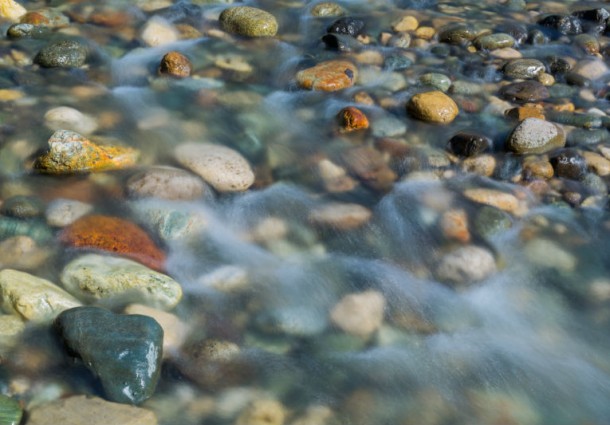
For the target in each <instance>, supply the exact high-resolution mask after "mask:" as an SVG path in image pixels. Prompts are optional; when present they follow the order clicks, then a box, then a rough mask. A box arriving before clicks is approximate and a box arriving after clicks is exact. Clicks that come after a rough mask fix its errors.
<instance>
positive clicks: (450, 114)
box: [407, 91, 459, 124]
mask: <svg viewBox="0 0 610 425" xmlns="http://www.w3.org/2000/svg"><path fill="white" fill-rule="evenodd" d="M407 111H408V112H409V113H410V114H411V115H413V116H414V117H415V118H417V119H419V120H422V121H427V122H433V123H440V124H448V123H450V122H451V121H453V120H454V119H455V117H456V116H457V114H458V112H459V109H458V106H457V104H456V103H455V102H454V101H453V99H451V98H450V97H449V96H447V95H446V94H445V93H443V92H441V91H431V92H425V93H419V94H416V95H415V96H413V97H412V98H411V100H409V102H408V104H407Z"/></svg>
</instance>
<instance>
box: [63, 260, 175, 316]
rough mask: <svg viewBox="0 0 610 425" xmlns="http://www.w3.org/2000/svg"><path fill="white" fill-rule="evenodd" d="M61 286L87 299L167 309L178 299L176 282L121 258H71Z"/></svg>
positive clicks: (65, 269)
mask: <svg viewBox="0 0 610 425" xmlns="http://www.w3.org/2000/svg"><path fill="white" fill-rule="evenodd" d="M60 280H61V283H62V284H63V286H64V287H65V288H66V290H68V291H69V292H71V293H72V294H75V295H77V296H78V297H79V298H82V299H84V300H87V301H91V302H93V301H96V300H101V299H105V300H108V299H110V300H113V299H120V300H121V301H131V302H138V303H142V304H146V305H149V306H152V307H157V308H161V309H164V310H169V309H171V308H173V307H174V306H176V304H178V302H179V301H180V299H181V298H182V288H181V286H180V284H179V283H178V282H176V281H175V280H173V279H172V278H170V277H169V276H166V275H164V274H162V273H159V272H156V271H154V270H151V269H149V268H147V267H145V266H143V265H141V264H139V263H136V262H134V261H131V260H126V259H124V258H116V257H108V256H104V255H99V254H86V255H83V256H81V257H78V258H76V259H75V260H72V261H71V262H70V263H68V264H67V265H66V267H64V269H63V271H62V272H61V276H60Z"/></svg>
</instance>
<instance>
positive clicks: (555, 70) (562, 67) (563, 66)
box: [546, 56, 572, 75]
mask: <svg viewBox="0 0 610 425" xmlns="http://www.w3.org/2000/svg"><path fill="white" fill-rule="evenodd" d="M546 61H547V64H548V66H549V69H550V71H551V74H553V75H562V74H565V73H567V72H568V71H570V69H571V68H572V67H571V66H570V63H569V62H568V61H567V60H565V59H563V58H560V57H557V56H551V57H549V58H547V59H546Z"/></svg>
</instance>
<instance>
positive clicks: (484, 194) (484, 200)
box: [464, 188, 523, 214]
mask: <svg viewBox="0 0 610 425" xmlns="http://www.w3.org/2000/svg"><path fill="white" fill-rule="evenodd" d="M464 196H465V197H466V198H468V199H470V200H471V201H474V202H477V203H479V204H485V205H489V206H492V207H496V208H498V209H500V210H503V211H507V212H510V213H513V214H519V213H520V212H521V210H522V208H523V207H522V205H521V203H520V202H519V200H518V199H517V197H516V196H515V195H512V194H510V193H506V192H502V191H499V190H495V189H485V188H475V189H466V190H465V191H464Z"/></svg>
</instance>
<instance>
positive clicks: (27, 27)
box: [6, 24, 51, 38]
mask: <svg viewBox="0 0 610 425" xmlns="http://www.w3.org/2000/svg"><path fill="white" fill-rule="evenodd" d="M50 33H51V30H50V29H49V27H47V26H45V25H32V24H14V25H11V26H10V27H9V28H8V30H7V31H6V35H7V36H8V37H9V38H45V37H48V36H49V34H50Z"/></svg>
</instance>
